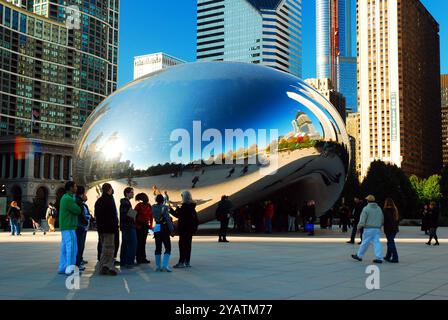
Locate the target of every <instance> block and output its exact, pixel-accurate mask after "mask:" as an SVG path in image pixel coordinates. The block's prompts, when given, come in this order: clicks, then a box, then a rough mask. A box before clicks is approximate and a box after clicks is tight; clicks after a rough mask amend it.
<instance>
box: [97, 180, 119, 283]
mask: <svg viewBox="0 0 448 320" xmlns="http://www.w3.org/2000/svg"><path fill="white" fill-rule="evenodd" d="M101 189H102V195H101V197H100V198H99V199H98V200H97V201H96V203H95V219H96V225H97V230H98V235H99V246H100V248H101V249H100V250H99V252H100V263H99V270H100V274H101V275H111V276H116V275H117V274H118V271H117V270H116V269H115V267H114V249H115V248H114V247H115V246H114V242H115V239H114V238H115V235H116V233H117V232H118V215H117V207H116V205H115V200H114V197H113V194H114V189H113V188H112V186H111V185H110V184H109V183H105V184H103V186H102V188H101Z"/></svg>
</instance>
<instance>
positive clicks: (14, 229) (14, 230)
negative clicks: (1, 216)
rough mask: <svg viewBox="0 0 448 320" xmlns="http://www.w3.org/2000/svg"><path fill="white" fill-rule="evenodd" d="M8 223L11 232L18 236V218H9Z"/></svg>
mask: <svg viewBox="0 0 448 320" xmlns="http://www.w3.org/2000/svg"><path fill="white" fill-rule="evenodd" d="M9 224H10V225H11V234H12V235H14V233H15V234H16V235H17V236H18V235H19V234H20V222H19V220H14V219H10V220H9Z"/></svg>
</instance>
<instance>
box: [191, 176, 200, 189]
mask: <svg viewBox="0 0 448 320" xmlns="http://www.w3.org/2000/svg"><path fill="white" fill-rule="evenodd" d="M191 182H192V183H193V186H192V187H191V188H192V189H194V188H195V187H196V184H197V183H198V182H199V177H198V176H195V177H194V178H193V180H192V181H191Z"/></svg>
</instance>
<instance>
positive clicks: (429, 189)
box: [423, 175, 442, 201]
mask: <svg viewBox="0 0 448 320" xmlns="http://www.w3.org/2000/svg"><path fill="white" fill-rule="evenodd" d="M441 180H442V177H441V176H439V175H432V176H430V177H429V178H428V179H426V180H424V183H423V197H424V199H425V200H426V201H440V200H441V199H442V192H441V188H440V182H441Z"/></svg>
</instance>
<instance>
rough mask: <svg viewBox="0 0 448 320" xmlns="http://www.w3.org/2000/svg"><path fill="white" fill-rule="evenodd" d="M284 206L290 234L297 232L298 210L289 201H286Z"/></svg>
mask: <svg viewBox="0 0 448 320" xmlns="http://www.w3.org/2000/svg"><path fill="white" fill-rule="evenodd" d="M284 206H285V209H286V213H287V214H288V232H294V231H296V220H297V210H296V208H295V207H294V205H293V204H292V203H291V202H289V201H288V199H286V201H285V203H284Z"/></svg>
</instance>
